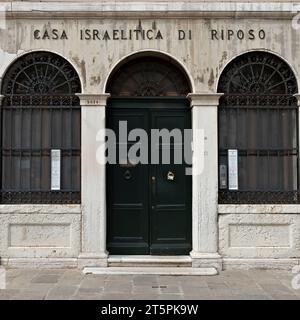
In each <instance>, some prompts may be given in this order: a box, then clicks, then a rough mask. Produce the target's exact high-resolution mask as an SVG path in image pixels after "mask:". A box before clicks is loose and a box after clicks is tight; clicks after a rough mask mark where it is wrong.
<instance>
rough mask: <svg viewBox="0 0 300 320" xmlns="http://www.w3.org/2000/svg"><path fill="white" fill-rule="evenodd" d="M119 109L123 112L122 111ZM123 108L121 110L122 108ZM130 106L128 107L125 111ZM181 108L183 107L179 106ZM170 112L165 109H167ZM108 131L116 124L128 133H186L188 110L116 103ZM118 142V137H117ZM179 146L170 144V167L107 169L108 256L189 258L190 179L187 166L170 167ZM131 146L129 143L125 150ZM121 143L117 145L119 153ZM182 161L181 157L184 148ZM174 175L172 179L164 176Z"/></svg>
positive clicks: (165, 105)
mask: <svg viewBox="0 0 300 320" xmlns="http://www.w3.org/2000/svg"><path fill="white" fill-rule="evenodd" d="M122 106H123V108H122ZM124 106H125V107H124ZM128 106H130V107H128ZM183 106H184V105H183ZM168 107H169V108H168ZM107 109H108V110H107V119H108V122H107V127H108V128H112V129H113V130H114V131H115V132H116V133H118V127H119V121H122V120H124V121H125V120H126V121H128V131H129V130H131V129H134V128H141V129H145V130H146V131H147V132H148V137H149V139H148V145H149V155H150V150H151V149H150V145H151V133H150V129H151V128H155V129H163V128H166V129H169V130H172V129H174V128H179V129H180V130H181V131H183V130H184V129H185V128H190V126H191V120H190V111H189V110H188V108H184V107H182V105H181V108H179V107H178V104H177V105H176V106H173V105H172V104H170V103H165V102H162V101H159V103H154V104H151V102H148V103H146V102H140V103H136V102H134V103H133V104H129V103H128V101H126V104H123V105H122V103H119V104H117V107H113V108H109V107H108V108H107ZM117 139H118V137H117ZM182 144H183V142H182V141H181V142H180V141H179V143H177V144H176V143H174V141H172V143H171V146H170V149H171V152H170V156H171V158H170V160H171V161H170V163H169V164H163V163H162V156H161V155H162V152H161V151H162V149H163V148H166V145H164V144H163V143H162V141H160V143H158V144H157V145H156V148H158V149H159V151H160V158H159V163H158V164H149V165H147V164H143V165H142V164H137V165H131V164H130V163H127V164H126V163H125V164H123V165H122V164H115V165H107V223H108V236H107V247H108V248H107V249H108V251H109V253H110V254H155V255H158V254H163V255H175V254H188V253H189V252H190V250H191V236H192V234H191V219H192V214H191V200H192V199H191V197H192V193H191V176H187V175H186V174H185V169H186V165H184V164H183V165H182V164H176V163H175V162H174V149H175V150H178V149H180V147H182ZM130 146H131V144H129V143H128V146H127V147H128V148H130ZM118 147H119V143H117V144H116V148H117V149H118ZM181 152H182V154H181V156H182V157H184V154H183V148H182V149H181ZM169 172H171V173H174V175H175V177H174V180H169V179H168V173H169Z"/></svg>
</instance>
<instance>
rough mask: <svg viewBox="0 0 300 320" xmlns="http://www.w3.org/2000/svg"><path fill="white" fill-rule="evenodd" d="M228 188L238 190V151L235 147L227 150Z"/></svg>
mask: <svg viewBox="0 0 300 320" xmlns="http://www.w3.org/2000/svg"><path fill="white" fill-rule="evenodd" d="M228 189H229V190H238V189H239V180H238V151H237V150H236V149H229V150H228Z"/></svg>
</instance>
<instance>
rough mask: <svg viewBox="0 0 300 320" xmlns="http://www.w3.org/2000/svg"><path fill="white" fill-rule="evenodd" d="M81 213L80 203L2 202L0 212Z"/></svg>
mask: <svg viewBox="0 0 300 320" xmlns="http://www.w3.org/2000/svg"><path fill="white" fill-rule="evenodd" d="M7 213H15V214H20V213H23V214H32V213H40V214H51V213H52V214H67V213H72V214H81V205H80V204H16V205H14V204H0V214H7Z"/></svg>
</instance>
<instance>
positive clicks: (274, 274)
mask: <svg viewBox="0 0 300 320" xmlns="http://www.w3.org/2000/svg"><path fill="white" fill-rule="evenodd" d="M294 276H295V275H294V274H293V273H292V272H291V271H277V270H276V271H275V270H272V271H271V270H249V271H242V270H235V271H223V272H221V274H220V275H218V276H156V275H155V276H154V275H130V276H128V275H103V276H102V275H91V274H89V275H84V274H82V272H81V271H79V270H37V269H35V270H33V269H30V270H29V269H9V270H7V277H6V278H7V288H6V289H5V290H0V299H1V300H3V299H13V300H14V299H35V300H37V299H47V300H48V299H50V300H57V299H68V300H69V299H85V300H95V299H97V300H98V299H100V300H105V299H112V300H118V299H126V300H127V299H133V300H138V299H150V300H158V299H163V300H164V299H176V300H178V299H179V300H181V299H197V300H199V299H206V300H207V299H243V300H244V299H259V300H262V299H300V289H298V290H294V289H293V288H292V285H291V281H292V279H293V277H294ZM298 283H299V284H300V281H298Z"/></svg>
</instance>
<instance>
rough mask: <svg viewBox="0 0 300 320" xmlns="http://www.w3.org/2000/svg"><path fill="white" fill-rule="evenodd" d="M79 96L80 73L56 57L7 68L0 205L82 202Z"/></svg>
mask: <svg viewBox="0 0 300 320" xmlns="http://www.w3.org/2000/svg"><path fill="white" fill-rule="evenodd" d="M80 92H81V84H80V80H79V77H78V74H77V72H76V71H75V69H74V68H73V66H72V65H71V64H70V63H69V62H68V61H66V60H65V59H64V58H62V57H61V56H59V55H57V54H54V53H51V52H46V51H35V52H31V53H27V54H25V55H23V56H21V57H20V58H18V59H17V60H16V61H15V62H14V63H12V64H11V66H10V67H9V68H8V70H7V71H6V73H5V75H4V77H3V80H2V88H1V93H2V94H3V96H4V99H3V102H2V106H1V159H0V160H1V169H2V172H1V203H5V204H15V203H19V204H24V203H41V204H47V203H80V187H81V182H80V181H81V174H80V172H81V170H80V166H81V164H80V162H81V161H80V160H81V159H80V153H81V131H80V130H81V129H80V128H81V112H80V103H79V98H78V97H77V96H76V95H75V93H80ZM54 163H55V170H54ZM54 171H55V172H54Z"/></svg>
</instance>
